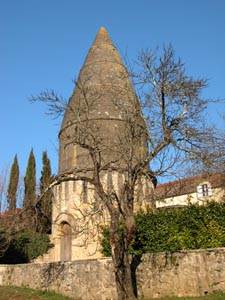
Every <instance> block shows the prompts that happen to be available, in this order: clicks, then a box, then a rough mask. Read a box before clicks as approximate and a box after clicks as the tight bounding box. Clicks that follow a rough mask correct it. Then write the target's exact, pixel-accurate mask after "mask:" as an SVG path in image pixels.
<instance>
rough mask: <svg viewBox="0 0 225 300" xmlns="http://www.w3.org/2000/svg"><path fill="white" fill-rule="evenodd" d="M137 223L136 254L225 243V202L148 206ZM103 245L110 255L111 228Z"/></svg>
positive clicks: (134, 248)
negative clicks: (200, 204)
mask: <svg viewBox="0 0 225 300" xmlns="http://www.w3.org/2000/svg"><path fill="white" fill-rule="evenodd" d="M136 223H137V234H136V237H135V240H134V241H133V243H132V247H131V250H130V252H132V253H134V254H143V253H148V252H163V251H177V250H188V249H205V248H214V247H215V248H216V247H225V204H219V203H215V202H209V203H207V204H206V205H204V206H199V205H189V206H187V207H184V208H171V209H159V210H157V211H156V212H153V211H151V210H148V211H146V212H139V213H138V214H137V215H136ZM101 245H102V253H103V255H106V256H110V246H109V237H108V231H107V228H105V229H104V231H103V239H102V242H101Z"/></svg>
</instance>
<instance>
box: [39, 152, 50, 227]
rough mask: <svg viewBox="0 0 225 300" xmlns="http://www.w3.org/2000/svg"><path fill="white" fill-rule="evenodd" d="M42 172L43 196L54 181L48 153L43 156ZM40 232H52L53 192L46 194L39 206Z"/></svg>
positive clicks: (41, 190)
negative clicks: (52, 180)
mask: <svg viewBox="0 0 225 300" xmlns="http://www.w3.org/2000/svg"><path fill="white" fill-rule="evenodd" d="M42 164H43V165H42V171H41V178H40V193H41V194H43V193H44V192H45V190H46V188H47V187H48V186H49V184H50V182H51V179H52V171H51V162H50V160H49V158H48V155H47V151H44V152H43V154H42ZM38 213H39V216H38V230H39V231H41V232H45V233H50V232H51V219H52V192H51V191H47V192H45V193H44V196H43V197H42V200H41V201H40V203H39V204H38Z"/></svg>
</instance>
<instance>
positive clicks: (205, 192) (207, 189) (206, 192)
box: [197, 182, 212, 198]
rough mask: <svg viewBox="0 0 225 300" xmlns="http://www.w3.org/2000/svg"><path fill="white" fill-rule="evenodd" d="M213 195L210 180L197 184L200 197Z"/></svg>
mask: <svg viewBox="0 0 225 300" xmlns="http://www.w3.org/2000/svg"><path fill="white" fill-rule="evenodd" d="M211 195H212V186H211V184H210V183H209V182H208V183H204V184H201V185H198V186H197V197H198V198H203V197H208V196H211Z"/></svg>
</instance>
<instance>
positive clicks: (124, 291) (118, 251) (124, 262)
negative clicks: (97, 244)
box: [110, 212, 136, 300]
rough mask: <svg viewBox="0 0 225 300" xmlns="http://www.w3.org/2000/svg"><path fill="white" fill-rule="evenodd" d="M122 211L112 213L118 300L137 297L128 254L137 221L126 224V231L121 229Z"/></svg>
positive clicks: (111, 230)
mask: <svg viewBox="0 0 225 300" xmlns="http://www.w3.org/2000/svg"><path fill="white" fill-rule="evenodd" d="M119 215H120V213H119V212H117V213H114V214H112V215H111V224H110V245H111V249H112V261H113V265H114V272H115V280H116V288H117V294H118V300H133V299H136V295H135V292H134V287H133V281H132V274H131V266H130V260H129V255H128V246H129V243H130V241H131V240H132V238H133V237H134V234H135V231H134V227H135V228H136V226H135V223H134V222H133V221H134V218H133V221H132V222H130V223H129V225H128V224H127V222H126V224H125V228H124V231H122V232H121V231H120V228H119V226H120V224H119Z"/></svg>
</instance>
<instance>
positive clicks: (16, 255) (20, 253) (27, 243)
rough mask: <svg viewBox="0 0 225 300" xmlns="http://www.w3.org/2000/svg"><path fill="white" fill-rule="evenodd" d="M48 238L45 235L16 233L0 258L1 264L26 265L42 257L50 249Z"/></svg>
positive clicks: (25, 232)
mask: <svg viewBox="0 0 225 300" xmlns="http://www.w3.org/2000/svg"><path fill="white" fill-rule="evenodd" d="M51 247H52V245H51V244H50V241H49V237H48V235H47V234H40V233H34V232H28V231H24V232H22V231H21V232H17V233H15V234H14V235H11V237H10V241H9V243H8V248H7V250H6V251H5V253H4V255H3V256H2V257H0V263H1V264H18V263H27V262H29V261H31V260H32V259H34V258H36V257H38V256H39V255H42V254H44V253H46V252H47V251H48V249H50V248H51Z"/></svg>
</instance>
